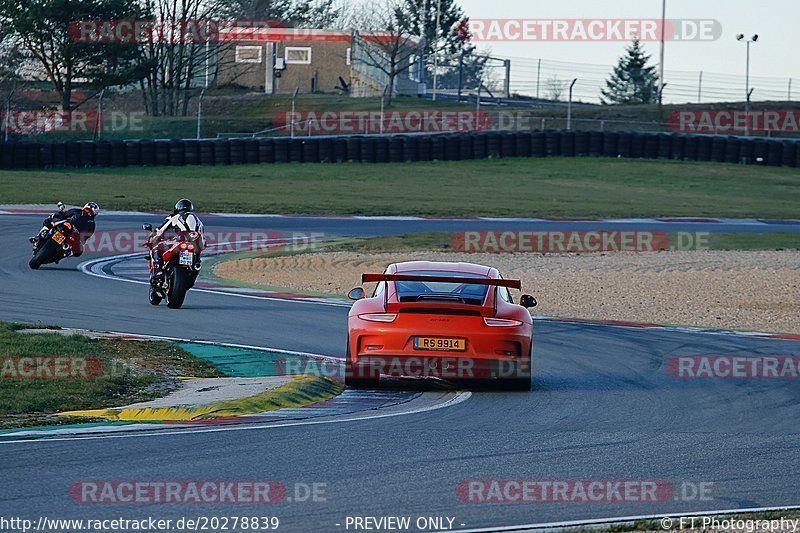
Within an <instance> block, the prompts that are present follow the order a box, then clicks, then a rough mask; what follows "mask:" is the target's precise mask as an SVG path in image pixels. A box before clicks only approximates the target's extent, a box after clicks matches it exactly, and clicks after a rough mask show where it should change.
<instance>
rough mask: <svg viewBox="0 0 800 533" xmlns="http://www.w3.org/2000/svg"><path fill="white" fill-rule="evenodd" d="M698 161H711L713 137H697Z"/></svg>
mask: <svg viewBox="0 0 800 533" xmlns="http://www.w3.org/2000/svg"><path fill="white" fill-rule="evenodd" d="M697 161H711V138H710V137H698V138H697Z"/></svg>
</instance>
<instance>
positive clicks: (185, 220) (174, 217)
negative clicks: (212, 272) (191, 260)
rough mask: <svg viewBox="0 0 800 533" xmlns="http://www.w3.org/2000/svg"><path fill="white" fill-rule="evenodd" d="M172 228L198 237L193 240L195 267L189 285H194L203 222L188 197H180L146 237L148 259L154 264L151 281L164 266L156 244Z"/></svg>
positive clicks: (203, 243) (199, 262)
mask: <svg viewBox="0 0 800 533" xmlns="http://www.w3.org/2000/svg"><path fill="white" fill-rule="evenodd" d="M169 230H172V231H174V232H176V233H184V232H192V231H194V232H197V233H198V234H199V237H198V239H197V240H196V242H195V246H196V247H195V268H193V269H192V279H191V285H194V282H195V280H196V279H197V276H198V274H199V273H200V267H201V260H200V252H202V251H203V249H204V248H205V246H206V241H205V235H204V227H203V222H202V221H201V220H200V218H199V217H198V216H197V215H195V214H194V205H192V202H191V200H189V199H188V198H181V199H180V200H178V202H177V203H176V204H175V209H174V210H173V211H172V214H170V215H169V216H167V217H165V218H164V223H163V224H162V225H161V227H159V228H158V229H157V230H155V232H154V233H153V234H152V235H151V236H150V237H148V239H147V246H148V247H149V248H150V260H151V261H152V262H153V264H154V265H155V268H154V269H153V275H152V277H151V278H150V279H151V281H152V280H153V279H155V278H157V277H158V276H160V275H161V274H163V272H162V268H163V266H164V263H163V260H162V258H161V254H160V253H158V246H157V245H158V244H159V243H160V242H161V241H162V240H163V237H164V234H165V233H167V231H169Z"/></svg>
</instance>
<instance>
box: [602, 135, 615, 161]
mask: <svg viewBox="0 0 800 533" xmlns="http://www.w3.org/2000/svg"><path fill="white" fill-rule="evenodd" d="M603 157H619V133H605V134H603Z"/></svg>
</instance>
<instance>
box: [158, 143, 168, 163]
mask: <svg viewBox="0 0 800 533" xmlns="http://www.w3.org/2000/svg"><path fill="white" fill-rule="evenodd" d="M155 153H156V157H155V164H156V166H159V167H163V166H167V165H169V141H156V143H155Z"/></svg>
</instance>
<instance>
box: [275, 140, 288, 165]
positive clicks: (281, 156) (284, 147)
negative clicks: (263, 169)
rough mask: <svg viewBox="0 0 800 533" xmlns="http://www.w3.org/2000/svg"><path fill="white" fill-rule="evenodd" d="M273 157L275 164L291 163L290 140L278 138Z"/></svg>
mask: <svg viewBox="0 0 800 533" xmlns="http://www.w3.org/2000/svg"><path fill="white" fill-rule="evenodd" d="M273 143H274V144H273V156H272V160H273V162H274V163H288V162H289V139H286V138H278V139H275V141H273Z"/></svg>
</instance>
